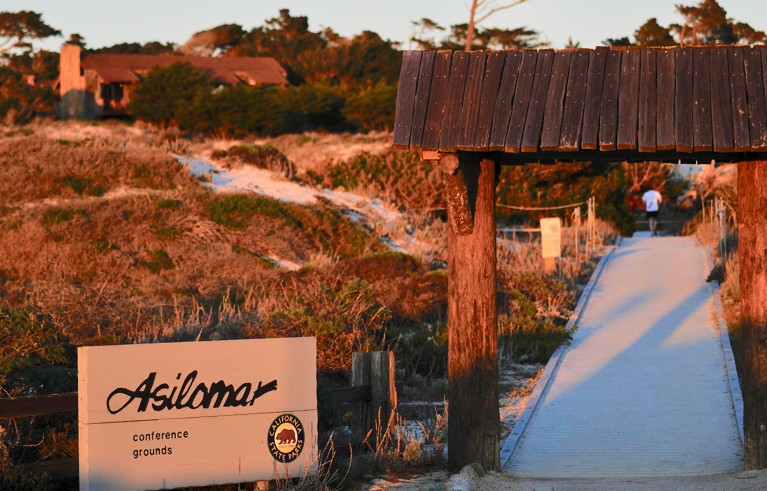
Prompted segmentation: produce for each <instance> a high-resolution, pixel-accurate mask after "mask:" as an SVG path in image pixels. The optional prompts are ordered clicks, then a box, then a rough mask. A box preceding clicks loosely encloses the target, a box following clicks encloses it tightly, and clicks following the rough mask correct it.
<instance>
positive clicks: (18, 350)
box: [0, 307, 77, 489]
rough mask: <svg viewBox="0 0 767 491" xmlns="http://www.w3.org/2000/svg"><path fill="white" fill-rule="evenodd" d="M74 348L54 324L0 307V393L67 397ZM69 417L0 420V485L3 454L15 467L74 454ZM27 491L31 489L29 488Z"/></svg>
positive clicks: (28, 311) (72, 384) (74, 374)
mask: <svg viewBox="0 0 767 491" xmlns="http://www.w3.org/2000/svg"><path fill="white" fill-rule="evenodd" d="M75 360H76V355H75V347H74V346H73V345H72V344H70V341H69V339H68V338H67V337H66V336H64V335H62V334H61V330H60V328H59V327H58V326H56V325H55V324H54V322H53V320H52V319H51V318H50V317H48V316H45V315H41V314H39V313H37V312H35V311H33V310H31V309H27V308H14V307H0V389H2V390H0V393H2V395H3V396H4V397H19V396H31V395H43V394H56V393H62V392H70V391H73V390H75V388H76V386H77V371H76V361H75ZM76 436H77V425H76V423H75V416H74V415H72V414H67V415H63V416H60V415H56V416H45V417H37V418H19V419H15V420H0V466H2V468H0V483H2V482H4V481H5V482H7V476H3V474H4V473H5V472H7V471H8V469H6V468H5V467H6V466H5V465H4V463H3V462H2V461H3V460H4V459H3V458H2V457H3V455H2V454H3V453H4V452H3V449H6V450H7V452H8V457H10V458H11V459H12V460H13V461H15V462H34V461H37V460H39V459H41V458H43V457H46V458H47V457H50V456H54V455H58V456H62V457H63V456H64V455H63V454H66V453H67V452H70V455H71V454H72V452H75V453H76V451H77V450H76V449H77V440H76ZM29 489H32V488H29Z"/></svg>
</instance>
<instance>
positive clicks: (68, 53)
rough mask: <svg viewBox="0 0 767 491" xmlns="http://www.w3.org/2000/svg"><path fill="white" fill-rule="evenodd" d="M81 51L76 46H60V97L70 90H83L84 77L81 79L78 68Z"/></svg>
mask: <svg viewBox="0 0 767 491" xmlns="http://www.w3.org/2000/svg"><path fill="white" fill-rule="evenodd" d="M82 51H83V50H82V48H80V46H77V45H76V44H64V45H62V46H61V57H60V59H59V83H60V84H61V85H60V87H61V88H60V90H61V96H62V97H64V95H65V94H66V93H67V92H69V91H70V90H84V89H85V77H83V75H82V72H81V68H80V57H81V56H82Z"/></svg>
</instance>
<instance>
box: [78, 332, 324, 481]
mask: <svg viewBox="0 0 767 491" xmlns="http://www.w3.org/2000/svg"><path fill="white" fill-rule="evenodd" d="M316 346H317V345H316V339H315V338H289V339H257V340H236V341H216V342H194V343H158V344H144V345H124V346H98V347H83V348H78V399H79V403H78V408H79V430H80V489H81V490H94V489H103V490H107V489H108V490H123V489H125V490H128V489H130V490H134V489H135V490H138V489H160V488H163V489H165V488H174V487H182V486H203V485H209V484H226V483H236V482H244V481H260V480H271V479H274V478H275V476H280V477H281V478H287V477H300V476H302V475H305V474H307V473H311V472H315V471H316V469H315V466H316V456H317V453H318V452H317V368H316V366H317V365H316V351H317V347H316Z"/></svg>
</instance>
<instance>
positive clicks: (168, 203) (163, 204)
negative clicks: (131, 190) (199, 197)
mask: <svg viewBox="0 0 767 491" xmlns="http://www.w3.org/2000/svg"><path fill="white" fill-rule="evenodd" d="M155 206H157V209H158V210H170V209H176V208H181V201H179V200H177V199H170V198H161V199H158V200H157V201H156V202H155Z"/></svg>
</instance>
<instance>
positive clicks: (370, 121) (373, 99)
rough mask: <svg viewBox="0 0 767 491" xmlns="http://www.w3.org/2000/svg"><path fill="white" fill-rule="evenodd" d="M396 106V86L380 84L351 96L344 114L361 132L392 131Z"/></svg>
mask: <svg viewBox="0 0 767 491" xmlns="http://www.w3.org/2000/svg"><path fill="white" fill-rule="evenodd" d="M396 104H397V87H396V85H390V84H387V83H385V82H379V83H377V84H375V85H373V86H371V87H366V88H364V89H362V90H360V91H359V92H357V93H355V94H353V95H351V96H349V98H348V99H347V101H346V107H344V110H343V114H344V117H346V119H347V120H348V121H349V122H350V123H351V124H353V125H354V126H356V127H357V128H358V129H360V130H363V131H373V130H390V129H391V128H393V127H394V110H395V107H396Z"/></svg>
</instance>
